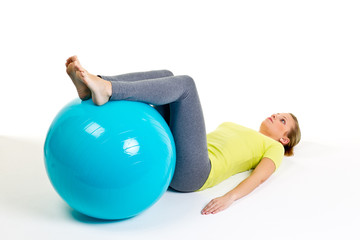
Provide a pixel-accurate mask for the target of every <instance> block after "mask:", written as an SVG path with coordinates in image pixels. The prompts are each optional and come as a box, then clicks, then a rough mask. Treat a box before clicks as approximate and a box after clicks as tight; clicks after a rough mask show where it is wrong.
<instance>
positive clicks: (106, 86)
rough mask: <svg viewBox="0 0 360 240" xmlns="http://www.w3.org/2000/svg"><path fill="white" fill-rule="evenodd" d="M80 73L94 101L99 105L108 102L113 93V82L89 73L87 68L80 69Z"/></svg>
mask: <svg viewBox="0 0 360 240" xmlns="http://www.w3.org/2000/svg"><path fill="white" fill-rule="evenodd" d="M79 73H80V74H79V76H80V78H81V81H82V82H83V83H84V84H86V86H87V87H88V88H89V89H90V91H91V97H92V100H93V102H94V103H95V104H96V105H98V106H101V105H103V104H105V103H107V102H108V101H109V98H110V97H111V94H112V86H111V83H110V82H109V81H106V80H104V79H102V78H100V77H98V76H96V75H93V74H90V73H88V72H87V71H86V70H85V69H82V70H79Z"/></svg>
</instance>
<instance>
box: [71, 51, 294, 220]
mask: <svg viewBox="0 0 360 240" xmlns="http://www.w3.org/2000/svg"><path fill="white" fill-rule="evenodd" d="M65 65H66V71H67V73H68V75H69V76H70V78H71V79H72V81H73V83H74V85H75V87H76V89H77V92H78V95H79V97H80V98H81V99H83V100H85V99H90V98H92V100H93V102H94V103H95V104H96V105H99V106H101V105H103V104H106V103H107V102H108V101H116V100H130V101H141V102H145V103H148V104H151V105H154V107H155V108H156V109H157V110H158V111H159V112H160V113H161V115H162V116H163V117H164V119H165V120H166V122H167V123H168V125H169V127H170V129H171V132H172V134H173V136H174V141H175V145H176V166H175V172H174V176H173V179H172V181H171V184H170V187H171V188H172V189H174V190H176V191H180V192H193V191H200V190H204V189H206V188H209V187H212V186H214V185H216V184H218V183H220V182H221V181H223V180H225V179H226V178H228V177H230V176H232V175H234V174H236V173H239V172H243V171H247V170H250V169H252V168H254V170H253V172H252V173H251V175H250V176H249V177H248V178H246V179H245V180H244V181H242V182H241V183H240V184H239V185H238V186H237V187H235V188H234V189H233V190H231V191H230V192H228V193H226V194H225V195H224V196H221V197H218V198H215V199H213V200H211V201H210V202H209V203H208V204H207V205H206V206H205V207H204V209H202V211H201V213H202V214H204V215H207V214H215V213H218V212H219V211H222V210H224V209H226V208H227V207H229V206H230V205H231V204H232V203H233V202H234V201H235V200H237V199H240V198H242V197H243V196H245V195H247V194H249V193H250V192H251V191H253V190H254V189H255V188H256V187H258V186H259V185H260V184H261V183H263V182H264V181H265V180H266V179H268V178H269V177H270V175H271V174H272V173H273V172H274V171H275V170H276V169H277V168H278V167H279V165H280V163H281V161H282V158H283V156H284V154H285V155H292V154H293V148H294V146H295V145H296V144H298V142H299V141H300V135H301V134H300V129H299V124H298V121H297V119H296V117H295V116H294V115H292V114H291V113H278V114H273V115H272V116H271V117H268V118H267V119H265V120H264V121H263V122H262V124H261V126H260V130H259V132H257V131H254V130H251V129H248V128H245V127H242V126H240V125H238V124H235V123H231V122H226V123H223V124H221V125H220V126H219V127H218V128H217V129H216V130H215V131H213V132H211V133H209V134H208V135H206V131H205V123H204V117H203V113H202V109H201V104H200V100H199V96H198V93H197V90H196V86H195V83H194V81H193V79H192V78H191V77H189V76H174V75H173V74H172V73H171V72H170V71H167V70H162V71H150V72H140V73H130V74H123V75H118V76H102V75H101V76H100V75H93V74H90V73H89V72H87V71H86V70H85V69H84V68H83V67H82V66H81V65H80V62H79V60H78V58H77V57H76V56H72V57H70V58H68V59H67V61H66V64H65Z"/></svg>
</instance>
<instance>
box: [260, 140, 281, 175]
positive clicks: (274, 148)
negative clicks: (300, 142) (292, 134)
mask: <svg viewBox="0 0 360 240" xmlns="http://www.w3.org/2000/svg"><path fill="white" fill-rule="evenodd" d="M284 152H285V150H284V147H283V145H281V143H276V144H272V145H270V147H269V148H268V149H267V150H266V151H265V153H264V156H263V158H265V157H266V158H270V159H271V160H272V161H273V162H274V163H275V167H276V169H275V170H277V169H278V167H279V166H280V164H281V162H282V159H283V157H284Z"/></svg>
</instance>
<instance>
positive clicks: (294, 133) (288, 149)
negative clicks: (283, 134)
mask: <svg viewBox="0 0 360 240" xmlns="http://www.w3.org/2000/svg"><path fill="white" fill-rule="evenodd" d="M289 114H290V115H291V117H292V118H293V119H294V122H295V126H294V127H293V128H292V129H291V130H290V132H289V133H288V135H287V137H288V138H289V139H290V142H289V143H288V144H286V145H285V146H284V149H285V156H292V155H294V147H295V146H296V145H297V144H298V143H299V142H300V139H301V132H300V127H299V122H298V120H297V118H296V117H295V115H294V114H292V113H289Z"/></svg>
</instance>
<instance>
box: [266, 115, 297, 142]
mask: <svg viewBox="0 0 360 240" xmlns="http://www.w3.org/2000/svg"><path fill="white" fill-rule="evenodd" d="M294 126H295V121H294V119H293V118H292V116H291V115H290V114H289V113H276V114H273V115H271V116H270V117H268V118H266V119H265V120H264V121H263V122H262V123H261V126H260V132H261V133H262V134H264V135H266V136H268V137H271V138H273V139H275V140H276V141H279V142H281V143H282V144H283V145H286V144H288V143H289V141H290V139H289V138H288V137H287V134H288V133H289V132H290V130H291V129H292V128H293V127H294Z"/></svg>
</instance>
